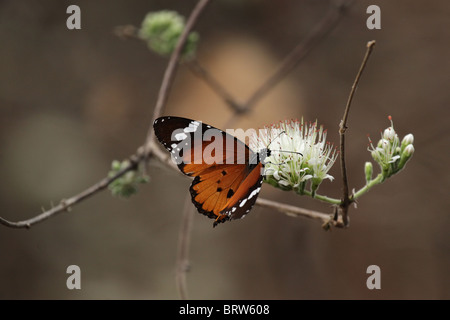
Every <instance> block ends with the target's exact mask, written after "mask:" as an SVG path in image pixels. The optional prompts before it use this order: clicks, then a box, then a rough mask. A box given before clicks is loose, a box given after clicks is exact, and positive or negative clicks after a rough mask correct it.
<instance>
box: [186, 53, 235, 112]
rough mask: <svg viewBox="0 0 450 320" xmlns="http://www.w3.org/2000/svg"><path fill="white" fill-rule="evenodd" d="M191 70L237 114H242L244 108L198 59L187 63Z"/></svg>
mask: <svg viewBox="0 0 450 320" xmlns="http://www.w3.org/2000/svg"><path fill="white" fill-rule="evenodd" d="M187 66H188V67H189V70H191V72H192V73H193V74H195V75H196V76H197V77H199V78H201V79H202V80H203V81H205V83H206V84H207V85H208V86H209V87H210V88H211V89H212V90H213V91H214V92H215V93H216V94H217V95H218V96H219V97H220V98H222V100H223V101H224V102H225V103H226V104H228V106H229V107H230V108H231V109H233V111H234V112H235V113H242V112H243V110H244V107H243V106H242V105H241V104H240V103H238V102H237V101H236V100H235V99H234V98H233V96H232V95H231V94H230V93H229V92H228V91H227V90H226V89H225V88H224V87H223V86H222V85H221V84H220V83H219V82H218V81H217V80H216V79H215V78H214V77H213V76H212V75H211V74H210V73H209V72H208V70H206V69H205V68H203V67H202V66H201V64H200V63H199V62H198V60H197V59H194V60H192V61H189V62H188V63H187Z"/></svg>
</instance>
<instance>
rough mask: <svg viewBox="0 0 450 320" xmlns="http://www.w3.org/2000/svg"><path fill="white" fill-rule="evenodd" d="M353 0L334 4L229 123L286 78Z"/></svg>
mask: <svg viewBox="0 0 450 320" xmlns="http://www.w3.org/2000/svg"><path fill="white" fill-rule="evenodd" d="M352 2H353V0H349V1H344V2H342V3H340V4H338V5H334V6H333V7H332V8H331V9H330V10H329V12H328V14H327V15H326V16H325V17H324V18H323V19H322V20H321V21H320V22H319V23H318V24H317V25H316V26H315V27H314V28H313V29H312V31H311V32H310V33H309V35H308V36H306V38H305V39H304V40H303V41H301V42H300V43H299V44H298V45H297V46H296V47H295V48H294V49H293V50H292V51H291V52H290V53H289V54H288V55H287V56H286V57H285V58H284V60H283V61H282V62H281V64H280V66H279V67H278V69H277V70H275V72H274V73H273V74H272V75H271V76H270V77H269V78H267V79H266V80H265V81H264V82H263V83H262V84H261V85H260V86H259V87H258V89H256V90H255V91H254V92H253V94H252V95H251V96H250V97H249V98H248V99H247V100H246V101H245V102H244V103H243V104H242V107H241V109H240V110H239V112H238V113H235V114H233V116H232V118H231V119H229V120H228V122H227V124H230V123H232V122H233V121H234V120H235V118H236V116H238V115H239V114H241V113H246V112H249V111H250V110H251V109H252V108H253V107H254V106H255V105H256V104H257V102H259V100H261V99H262V98H263V97H264V96H265V95H266V94H267V93H268V92H269V91H270V90H272V89H273V88H274V87H275V86H276V85H277V84H278V83H279V82H280V81H281V80H282V79H284V78H285V77H286V76H287V75H288V74H289V73H290V72H291V71H292V70H293V69H294V68H295V67H296V66H297V65H298V64H299V63H300V62H301V61H302V60H303V59H304V58H305V57H306V56H307V55H308V54H309V53H310V52H311V50H312V49H313V48H314V47H315V46H316V45H317V44H319V43H320V42H321V41H322V40H323V39H324V38H325V37H326V36H327V35H328V34H329V33H330V32H331V31H332V30H333V29H334V28H335V27H336V25H337V24H338V22H339V21H340V19H341V18H342V17H343V14H344V13H345V12H346V9H347V8H348V7H349V6H350V5H351V4H352Z"/></svg>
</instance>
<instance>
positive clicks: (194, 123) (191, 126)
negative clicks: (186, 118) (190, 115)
mask: <svg viewBox="0 0 450 320" xmlns="http://www.w3.org/2000/svg"><path fill="white" fill-rule="evenodd" d="M199 125H200V122H198V121H191V123H189V127H186V128H184V129H183V131H184V132H195V131H197V128H198V126H199Z"/></svg>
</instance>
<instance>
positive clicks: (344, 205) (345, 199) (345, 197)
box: [339, 40, 375, 226]
mask: <svg viewBox="0 0 450 320" xmlns="http://www.w3.org/2000/svg"><path fill="white" fill-rule="evenodd" d="M374 46H375V41H374V40H372V41H369V42H368V43H367V50H366V54H365V55H364V59H363V61H362V63H361V67H360V68H359V71H358V74H357V75H356V78H355V81H354V82H353V85H352V89H351V90H350V95H349V97H348V100H347V105H346V106H345V111H344V116H343V117H342V120H341V123H340V124H339V146H340V163H341V175H342V200H341V204H340V206H339V209H340V213H341V215H342V219H343V222H344V225H345V226H348V224H349V220H348V207H349V206H350V204H351V203H352V200H351V199H350V197H349V192H348V180H347V167H346V165H345V131H346V130H347V119H348V114H349V112H350V105H351V103H352V100H353V96H354V95H355V92H356V88H357V87H358V83H359V79H360V78H361V75H362V72H363V71H364V68H365V67H366V64H367V61H368V59H369V57H370V54H371V53H372V49H373V47H374Z"/></svg>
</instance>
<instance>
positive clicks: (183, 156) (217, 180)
mask: <svg viewBox="0 0 450 320" xmlns="http://www.w3.org/2000/svg"><path fill="white" fill-rule="evenodd" d="M153 127H154V130H155V134H156V137H157V138H158V140H159V141H160V142H161V144H162V145H163V146H164V147H165V148H166V149H167V151H169V152H170V153H171V155H172V158H173V159H174V160H175V161H176V162H177V165H178V168H179V169H180V170H181V172H183V173H184V174H186V175H189V176H192V177H194V180H193V182H192V184H191V187H190V192H191V197H192V202H193V203H194V205H195V207H196V208H197V210H198V211H199V212H200V213H202V214H204V215H206V216H208V217H209V218H212V219H215V220H216V221H215V222H214V226H215V225H217V224H218V223H221V222H225V221H227V220H230V219H238V218H242V217H243V216H245V215H246V214H247V213H248V212H249V211H250V209H251V208H252V206H253V205H254V203H255V201H256V198H257V196H258V193H259V190H260V188H261V184H262V178H263V177H262V175H261V169H262V168H263V165H262V164H261V163H260V162H258V163H257V164H250V159H255V157H257V154H256V153H255V152H253V151H252V150H251V149H250V148H249V147H248V146H247V145H246V144H244V143H243V142H241V141H240V140H239V139H237V138H235V137H233V136H231V135H229V134H227V133H226V132H224V131H222V130H220V129H217V128H214V127H212V126H210V125H207V124H204V123H201V122H199V121H195V120H191V119H187V118H180V117H161V118H158V119H156V120H155V122H154V124H153ZM206 131H208V133H207V134H205V132H206ZM207 136H208V137H211V136H215V137H218V138H221V139H222V140H221V141H222V142H218V144H217V143H216V144H215V145H213V144H212V143H213V142H215V138H209V139H208V138H207ZM213 147H215V148H213ZM211 149H214V150H213V151H212V152H211ZM220 152H221V153H220Z"/></svg>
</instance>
